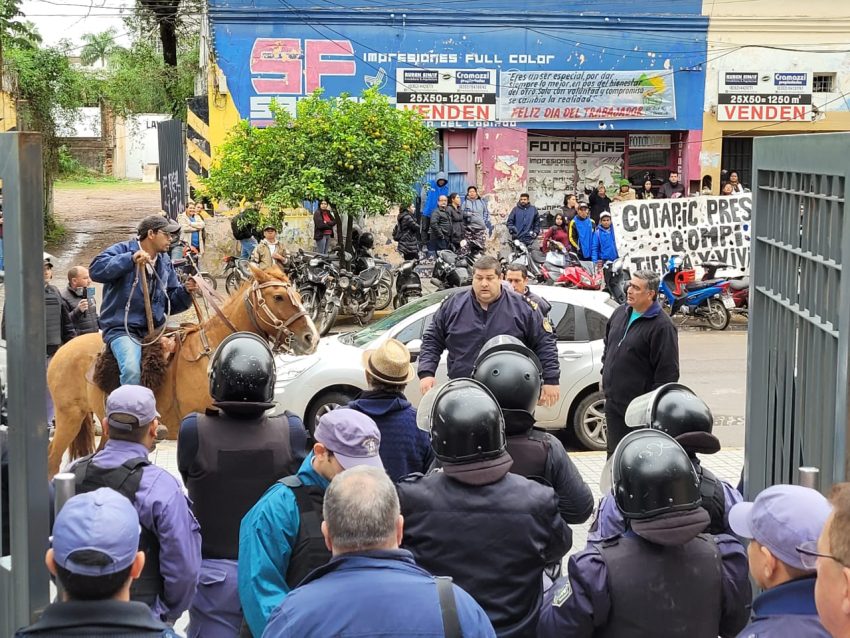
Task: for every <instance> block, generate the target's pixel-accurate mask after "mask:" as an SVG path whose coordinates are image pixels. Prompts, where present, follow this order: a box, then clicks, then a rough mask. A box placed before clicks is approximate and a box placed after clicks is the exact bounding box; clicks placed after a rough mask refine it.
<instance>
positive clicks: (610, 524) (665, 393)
mask: <svg viewBox="0 0 850 638" xmlns="http://www.w3.org/2000/svg"><path fill="white" fill-rule="evenodd" d="M625 421H626V425H627V426H628V427H630V428H653V429H656V430H661V431H662V432H665V433H666V434H669V435H670V436H672V437H673V438H674V439H676V441H677V442H678V443H679V445H681V446H682V447H683V448H684V450H685V452H687V454H688V457H689V458H690V459H691V463H692V464H693V466H694V470H695V471H696V473H697V476H698V477H699V480H700V484H699V490H700V495H701V496H702V507H703V509H705V510H706V511H707V512H708V514H709V516H711V523H710V524H709V526H708V529H707V530H706V531H708V532H709V533H710V534H730V535H731V534H732V529H731V528H730V527H729V510H731V509H732V507H733V506H734V505H735V504H736V503H740V502H741V501H742V500H743V497H742V496H741V493H740V492H738V490H736V489H735V488H734V487H732V486H731V485H729V484H728V483H726V482H725V481H722V480H720V479H719V478H717V477H716V476H715V475H714V474H713V473H712V472H711V470H709V469H708V468H706V467H703V466H702V464H701V463H700V460H699V457H698V456H697V454H698V453H699V454H714V453H716V452H718V451H719V450H720V441H719V440H718V439H717V437H716V436H714V434H712V432H711V430H712V428H713V426H714V417H713V416H712V414H711V410H710V409H709V407H708V405H706V403H705V401H703V400H702V399H700V398H699V397H698V396H697V395H696V394H694V393H693V391H691V390H690V389H689V388H688V387H686V386H684V385H681V384H679V383H667V384H665V385H663V386H661V387H660V388H658V389H656V390H653V391H652V392H647V393H646V394H643V395H641V396H639V397H637V398H636V399H634V400H633V401H632V402H631V403H630V404H629V407H628V409H627V410H626V417H625ZM592 527H593V528H592V530H591V536H592V537H594V538H606V537H608V536H613V535H614V534H619V533H621V532H622V531H624V530H625V523H624V521H623V517H622V516H621V514H620V512H619V510H618V509H617V507H616V506H615V504H614V499H613V497H612V496H611V494H608V495H607V496H605V497H604V498H603V499H602V502H601V503H600V504H599V510H598V514H597V520H596V521H595V522H594V524H593V526H592Z"/></svg>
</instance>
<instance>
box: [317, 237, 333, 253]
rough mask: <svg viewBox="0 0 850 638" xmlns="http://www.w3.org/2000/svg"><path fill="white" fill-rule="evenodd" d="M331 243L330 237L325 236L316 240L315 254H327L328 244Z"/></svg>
mask: <svg viewBox="0 0 850 638" xmlns="http://www.w3.org/2000/svg"><path fill="white" fill-rule="evenodd" d="M330 242H331V236H330V235H325V236H323V237H322V238H321V239H317V240H316V252H317V253H320V254H322V255H327V254H328V244H329V243H330Z"/></svg>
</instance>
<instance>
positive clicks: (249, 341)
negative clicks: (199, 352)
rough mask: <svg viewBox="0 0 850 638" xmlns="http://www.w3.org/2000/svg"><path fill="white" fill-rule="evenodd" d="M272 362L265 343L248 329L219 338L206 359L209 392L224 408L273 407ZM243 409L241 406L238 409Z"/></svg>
mask: <svg viewBox="0 0 850 638" xmlns="http://www.w3.org/2000/svg"><path fill="white" fill-rule="evenodd" d="M275 379H276V376H275V364H274V355H273V354H272V351H271V348H269V344H268V343H267V342H266V341H265V340H263V339H261V338H260V337H258V336H257V335H255V334H253V333H251V332H236V333H234V334H232V335H229V336H228V337H227V338H225V339H224V341H222V342H221V343H220V344H219V346H218V348H216V350H215V353H214V354H213V356H212V360H211V361H210V368H209V380H210V395H211V396H212V398H213V404H214V405H216V406H217V407H220V408H221V409H223V410H225V411H226V412H231V411H234V410H235V411H240V410H239V408H240V406H241V407H243V408H251V411H253V412H255V413H256V412H257V410H258V409H260V410H261V411H262V410H268V409H269V408H272V407H274V403H273V400H274V386H275ZM242 411H243V412H244V410H242Z"/></svg>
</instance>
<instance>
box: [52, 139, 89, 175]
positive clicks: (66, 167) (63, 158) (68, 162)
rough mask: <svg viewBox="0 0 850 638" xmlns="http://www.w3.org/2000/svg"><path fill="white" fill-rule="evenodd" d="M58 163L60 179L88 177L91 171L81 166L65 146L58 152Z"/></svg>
mask: <svg viewBox="0 0 850 638" xmlns="http://www.w3.org/2000/svg"><path fill="white" fill-rule="evenodd" d="M56 161H57V163H58V166H59V175H58V177H59V178H60V179H73V178H76V177H86V176H88V175H89V173H90V171H89V170H88V169H87V168H86V167H85V166H83V165H82V164H80V162H79V161H78V160H77V158H76V157H74V156H73V155H71V152H70V151H69V150H68V147H67V146H65V145H64V144H63V145H62V146H60V147H59V149H58V151H57V157H56Z"/></svg>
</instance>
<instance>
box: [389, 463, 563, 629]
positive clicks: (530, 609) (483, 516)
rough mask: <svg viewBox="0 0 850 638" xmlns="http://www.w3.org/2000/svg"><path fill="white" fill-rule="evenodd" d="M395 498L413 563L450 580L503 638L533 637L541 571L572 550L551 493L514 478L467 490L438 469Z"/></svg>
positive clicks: (405, 484) (410, 481) (402, 486)
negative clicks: (479, 606) (481, 610)
mask: <svg viewBox="0 0 850 638" xmlns="http://www.w3.org/2000/svg"><path fill="white" fill-rule="evenodd" d="M470 474H473V472H470ZM469 478H470V479H471V480H473V481H474V480H476V479H475V477H472V476H470V477H469ZM398 493H399V501H400V502H401V513H402V515H404V538H403V539H402V545H403V547H404V549H407V550H409V551H410V552H411V553H412V554H413V556H414V557H415V558H416V563H417V564H418V565H420V566H421V567H424V568H425V569H427V570H428V571H429V572H431V573H432V574H437V575H440V576H451V577H452V578H453V579H454V582H455V584H456V585H459V586H460V587H462V588H463V589H464V590H465V591H466V592H467V593H469V594H470V595H471V596H472V597H473V598H475V600H476V601H477V602H478V604H479V605H481V607H482V608H483V609H484V611H485V612H486V613H487V616H488V617H489V618H490V620H491V622H492V623H493V627H494V628H495V629H496V633H497V635H499V636H500V637H501V638H508V637H511V638H520V637H522V638H525V637H526V636H529V637H530V636H534V635H535V626H536V623H537V615H538V610H539V608H540V601H541V600H542V595H543V569H544V567H545V566H546V565H549V564H551V563H554V562H556V561H558V560H560V559H561V558H562V557H563V555H564V554H566V553H567V551H568V550H569V548H570V546H571V545H572V532H571V531H570V528H569V527H567V524H566V523H565V522H564V520H563V518H561V515H560V513H559V512H558V503H557V497H556V496H555V492H553V491H552V488H550V487H547V486H544V485H541V484H540V483H537V482H535V481H531V480H529V479H527V478H524V477H522V476H518V475H516V474H511V473H507V474H504V475H503V476H502V477H501V478H498V479H497V480H495V482H491V483H488V484H486V485H470V484H468V482H467V481H464V482H461V480H460V477H458V478H452V477H450V476H449V475H447V474H446V473H445V471H443V470H435V471H432V472H431V473H429V474H428V475H427V476H424V477H422V476H418V475H412V476H410V477H407V478H405V479H402V482H401V483H399V484H398Z"/></svg>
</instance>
